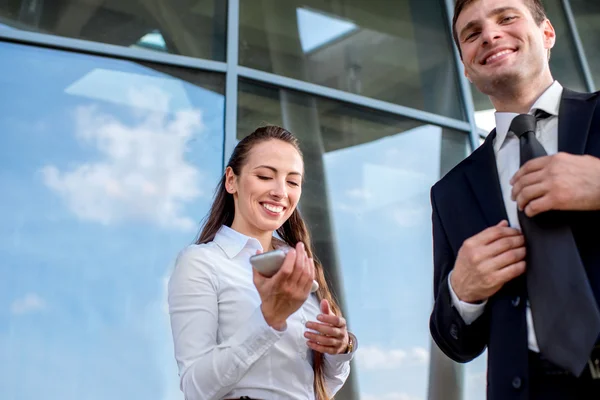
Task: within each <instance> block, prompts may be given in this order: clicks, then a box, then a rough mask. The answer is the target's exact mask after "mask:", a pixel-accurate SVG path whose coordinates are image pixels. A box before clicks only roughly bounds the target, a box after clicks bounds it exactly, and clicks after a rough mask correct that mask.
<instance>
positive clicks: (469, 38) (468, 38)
mask: <svg viewBox="0 0 600 400" xmlns="http://www.w3.org/2000/svg"><path fill="white" fill-rule="evenodd" d="M477 35H478V32H473V33H470V34H469V35H468V36H467V37H466V38H465V40H471V39H475V36H477Z"/></svg>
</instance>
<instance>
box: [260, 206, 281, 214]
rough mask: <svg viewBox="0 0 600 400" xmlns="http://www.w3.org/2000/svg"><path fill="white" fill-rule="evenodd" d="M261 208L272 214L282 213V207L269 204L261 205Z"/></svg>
mask: <svg viewBox="0 0 600 400" xmlns="http://www.w3.org/2000/svg"><path fill="white" fill-rule="evenodd" d="M263 207H264V208H266V209H267V210H269V211H271V212H274V213H280V212H282V211H283V207H282V206H272V205H271V204H263Z"/></svg>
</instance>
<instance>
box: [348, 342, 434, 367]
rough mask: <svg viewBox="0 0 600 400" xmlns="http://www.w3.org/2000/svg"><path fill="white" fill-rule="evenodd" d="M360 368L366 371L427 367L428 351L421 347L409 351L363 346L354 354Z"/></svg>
mask: <svg viewBox="0 0 600 400" xmlns="http://www.w3.org/2000/svg"><path fill="white" fill-rule="evenodd" d="M356 357H357V363H358V365H359V367H360V368H364V369H367V370H375V369H394V368H398V367H403V366H415V365H427V363H428V362H429V351H428V350H427V349H425V348H423V347H413V348H411V349H409V350H402V349H384V348H381V347H378V346H363V347H361V349H360V351H359V352H357V354H356Z"/></svg>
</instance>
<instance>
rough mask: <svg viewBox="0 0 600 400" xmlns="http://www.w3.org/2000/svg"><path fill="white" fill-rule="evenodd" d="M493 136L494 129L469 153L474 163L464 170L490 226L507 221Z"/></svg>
mask: <svg viewBox="0 0 600 400" xmlns="http://www.w3.org/2000/svg"><path fill="white" fill-rule="evenodd" d="M495 137H496V130H495V129H494V130H493V131H492V132H491V133H490V134H489V135H488V137H487V139H486V140H485V142H484V143H483V144H482V145H481V146H480V147H479V148H478V149H477V150H475V152H474V153H473V154H472V155H471V162H472V163H474V165H472V166H471V168H467V169H466V171H465V174H466V175H467V179H468V181H469V184H470V186H471V190H472V191H473V193H474V194H475V197H476V198H477V202H478V203H479V207H480V208H481V211H482V213H483V215H484V217H485V219H486V221H487V223H488V225H490V226H491V225H495V224H497V223H498V222H500V221H501V220H503V219H506V220H507V221H508V216H507V215H506V208H505V206H504V200H503V199H502V190H501V188H500V180H499V179H498V168H497V166H496V156H495V154H494V138H495Z"/></svg>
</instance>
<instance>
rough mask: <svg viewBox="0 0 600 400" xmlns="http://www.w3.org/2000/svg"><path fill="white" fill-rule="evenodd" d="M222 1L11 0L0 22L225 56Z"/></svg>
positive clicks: (2, 5)
mask: <svg viewBox="0 0 600 400" xmlns="http://www.w3.org/2000/svg"><path fill="white" fill-rule="evenodd" d="M226 19H227V1H213V0H172V1H169V2H160V1H154V0H138V1H115V0H108V1H96V0H93V1H90V0H60V1H43V0H39V1H33V0H14V1H8V2H6V1H4V2H0V26H1V25H2V24H6V25H9V26H12V27H13V28H16V29H23V30H30V31H35V32H41V33H49V34H53V35H58V36H65V37H70V38H76V39H85V40H91V41H94V42H101V43H108V44H116V45H119V46H127V47H132V48H141V49H148V50H155V51H160V52H163V53H171V54H179V55H184V56H190V57H198V58H207V59H211V60H216V61H225V41H226V39H225V35H226V32H225V30H226V27H225V26H226V24H225V23H226Z"/></svg>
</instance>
